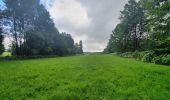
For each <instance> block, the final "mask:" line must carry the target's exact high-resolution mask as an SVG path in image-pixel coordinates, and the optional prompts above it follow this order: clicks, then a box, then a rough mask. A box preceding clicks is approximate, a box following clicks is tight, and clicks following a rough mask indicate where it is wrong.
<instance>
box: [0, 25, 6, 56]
mask: <svg viewBox="0 0 170 100" xmlns="http://www.w3.org/2000/svg"><path fill="white" fill-rule="evenodd" d="M2 33H3V32H2V28H0V55H1V54H2V53H3V52H4V50H5V48H4V45H3V39H4V36H3V34H2Z"/></svg>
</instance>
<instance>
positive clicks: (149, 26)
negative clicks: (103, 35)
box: [104, 0, 170, 65]
mask: <svg viewBox="0 0 170 100" xmlns="http://www.w3.org/2000/svg"><path fill="white" fill-rule="evenodd" d="M119 19H120V23H119V24H118V25H117V26H116V28H115V29H114V30H113V32H112V34H111V36H110V39H109V42H108V45H107V47H106V49H105V50H104V52H105V53H118V54H120V55H121V56H123V57H133V58H136V59H138V60H142V61H144V62H153V63H157V64H165V65H170V1H169V0H138V1H136V0H129V1H128V3H127V4H126V5H125V6H124V10H123V11H121V14H120V18H119Z"/></svg>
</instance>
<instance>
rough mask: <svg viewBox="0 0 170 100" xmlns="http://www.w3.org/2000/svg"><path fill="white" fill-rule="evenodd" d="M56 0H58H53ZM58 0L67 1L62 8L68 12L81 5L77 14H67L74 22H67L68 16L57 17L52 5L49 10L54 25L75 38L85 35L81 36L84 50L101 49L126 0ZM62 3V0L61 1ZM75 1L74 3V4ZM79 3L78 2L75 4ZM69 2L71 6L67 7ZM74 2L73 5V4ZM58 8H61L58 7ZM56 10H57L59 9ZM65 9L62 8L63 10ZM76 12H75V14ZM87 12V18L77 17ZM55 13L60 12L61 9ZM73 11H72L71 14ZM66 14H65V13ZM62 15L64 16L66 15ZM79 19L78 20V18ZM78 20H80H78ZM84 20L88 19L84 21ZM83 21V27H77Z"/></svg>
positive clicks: (116, 22)
mask: <svg viewBox="0 0 170 100" xmlns="http://www.w3.org/2000/svg"><path fill="white" fill-rule="evenodd" d="M54 1H56V2H57V1H58V0H54ZM59 1H66V2H68V4H67V5H65V6H63V5H62V6H63V8H64V7H65V8H67V7H68V9H69V10H68V12H65V13H70V9H72V7H75V6H78V7H76V9H75V8H73V9H72V10H78V9H79V8H80V7H81V10H83V11H82V12H83V13H82V12H81V11H80V10H78V11H77V13H78V14H79V15H78V16H69V17H70V18H72V17H73V19H74V22H69V21H70V18H68V17H60V18H57V16H58V15H56V14H54V13H56V11H55V9H57V8H55V6H57V4H58V3H56V5H53V7H52V10H50V8H49V11H51V13H52V14H51V15H52V17H53V18H54V20H55V23H56V26H57V27H58V28H59V30H62V31H66V32H70V33H71V34H72V35H73V37H74V36H75V38H79V37H80V38H81V37H82V36H85V37H86V38H83V39H82V40H83V42H84V50H85V51H102V50H103V49H104V48H105V46H106V44H107V42H108V39H109V36H110V34H111V33H112V30H113V29H114V27H115V26H116V25H117V24H118V23H119V20H118V18H119V15H120V10H122V9H123V6H124V5H125V3H126V2H127V0H59ZM72 2H73V3H72ZM63 3H64V2H63ZM75 3H76V4H75ZM77 3H79V4H80V5H79V4H77ZM69 4H70V5H71V7H69ZM74 4H75V5H74ZM58 9H59V10H62V8H58ZM84 9H85V10H84ZM59 10H57V11H59ZM65 10H67V9H64V11H65ZM77 13H76V14H77ZM84 13H86V14H87V18H82V19H81V18H80V19H79V18H78V17H81V14H83V15H85V14H84ZM57 14H62V11H61V12H60V13H57ZM74 14H75V13H74V12H73V15H74ZM66 15H67V14H66ZM66 15H64V16H66ZM75 17H77V20H75ZM78 19H79V20H78ZM79 21H80V22H79ZM86 21H89V22H87V23H86ZM81 23H83V25H84V23H85V24H86V25H84V26H83V27H79V26H78V25H77V24H80V25H81Z"/></svg>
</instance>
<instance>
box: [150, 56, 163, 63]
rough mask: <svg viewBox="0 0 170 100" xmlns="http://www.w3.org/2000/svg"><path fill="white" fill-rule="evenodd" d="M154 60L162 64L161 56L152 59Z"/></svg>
mask: <svg viewBox="0 0 170 100" xmlns="http://www.w3.org/2000/svg"><path fill="white" fill-rule="evenodd" d="M152 62H153V63H155V64H162V57H159V56H157V57H154V58H153V59H152Z"/></svg>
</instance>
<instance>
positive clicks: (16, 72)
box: [0, 55, 170, 100]
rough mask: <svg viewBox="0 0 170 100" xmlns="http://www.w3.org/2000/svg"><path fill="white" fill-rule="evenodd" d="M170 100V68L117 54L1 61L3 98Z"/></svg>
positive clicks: (22, 99) (41, 99)
mask: <svg viewBox="0 0 170 100" xmlns="http://www.w3.org/2000/svg"><path fill="white" fill-rule="evenodd" d="M25 99H28V100H31V99H34V100H113V99H114V100H170V67H168V66H162V65H154V64H147V63H143V62H138V61H135V60H132V59H125V58H120V57H117V56H113V55H91V56H90V55H88V56H74V57H62V58H48V59H36V60H22V61H9V62H0V100H25Z"/></svg>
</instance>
